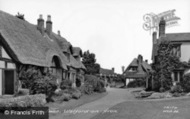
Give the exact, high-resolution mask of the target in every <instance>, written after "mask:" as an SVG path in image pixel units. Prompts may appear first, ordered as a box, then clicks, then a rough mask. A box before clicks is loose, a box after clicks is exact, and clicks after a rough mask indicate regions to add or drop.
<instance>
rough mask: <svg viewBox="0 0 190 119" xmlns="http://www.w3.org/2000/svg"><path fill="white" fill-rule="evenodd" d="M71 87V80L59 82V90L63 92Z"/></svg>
mask: <svg viewBox="0 0 190 119" xmlns="http://www.w3.org/2000/svg"><path fill="white" fill-rule="evenodd" d="M71 86H72V82H71V80H69V79H67V80H63V81H62V82H61V85H60V88H61V89H62V90H64V89H69V88H71Z"/></svg>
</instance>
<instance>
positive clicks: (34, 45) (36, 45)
mask: <svg viewBox="0 0 190 119" xmlns="http://www.w3.org/2000/svg"><path fill="white" fill-rule="evenodd" d="M0 42H1V43H2V44H3V45H4V46H5V50H6V51H7V52H8V53H9V55H10V56H11V57H12V58H13V59H14V60H15V61H17V62H20V63H22V64H32V65H37V66H44V67H49V66H50V65H51V62H52V59H53V57H54V56H57V57H58V58H59V60H60V62H61V67H62V68H64V69H67V67H66V57H65V56H64V55H63V53H62V52H61V50H60V49H59V48H58V46H57V43H56V42H55V41H54V40H52V39H51V38H49V37H48V35H47V34H45V36H42V35H41V33H40V32H39V31H38V30H37V27H36V26H35V25H33V24H30V23H28V22H27V21H24V20H21V19H18V18H17V17H15V16H13V15H10V14H8V13H5V12H3V11H0Z"/></svg>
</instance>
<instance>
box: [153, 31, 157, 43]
mask: <svg viewBox="0 0 190 119" xmlns="http://www.w3.org/2000/svg"><path fill="white" fill-rule="evenodd" d="M152 41H153V44H157V32H153V34H152Z"/></svg>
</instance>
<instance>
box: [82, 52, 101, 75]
mask: <svg viewBox="0 0 190 119" xmlns="http://www.w3.org/2000/svg"><path fill="white" fill-rule="evenodd" d="M95 57H96V56H95V54H94V53H90V52H89V50H88V51H86V52H84V55H83V59H82V63H83V64H84V65H85V67H86V70H87V71H86V73H87V74H98V73H99V71H100V65H99V64H98V63H96V58H95Z"/></svg>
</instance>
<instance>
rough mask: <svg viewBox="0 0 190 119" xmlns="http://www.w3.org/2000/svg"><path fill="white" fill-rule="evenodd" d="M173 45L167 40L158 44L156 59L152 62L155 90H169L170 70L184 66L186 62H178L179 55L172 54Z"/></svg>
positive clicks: (170, 82)
mask: <svg viewBox="0 0 190 119" xmlns="http://www.w3.org/2000/svg"><path fill="white" fill-rule="evenodd" d="M173 47H174V45H173V44H171V43H170V42H169V41H162V42H161V43H160V44H159V45H158V49H157V56H156V60H155V62H154V63H153V64H152V68H153V70H154V73H153V78H154V90H156V91H164V90H169V89H170V87H171V86H172V77H171V73H172V71H173V70H174V69H178V68H181V67H185V66H186V63H183V62H180V60H179V57H177V56H175V55H173V54H172V49H173Z"/></svg>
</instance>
